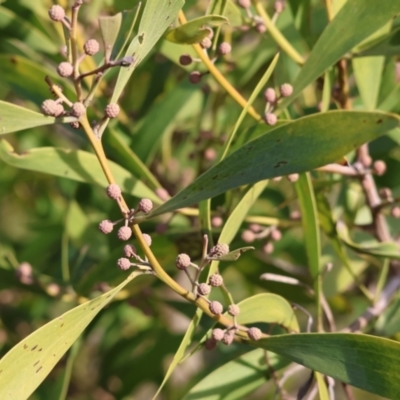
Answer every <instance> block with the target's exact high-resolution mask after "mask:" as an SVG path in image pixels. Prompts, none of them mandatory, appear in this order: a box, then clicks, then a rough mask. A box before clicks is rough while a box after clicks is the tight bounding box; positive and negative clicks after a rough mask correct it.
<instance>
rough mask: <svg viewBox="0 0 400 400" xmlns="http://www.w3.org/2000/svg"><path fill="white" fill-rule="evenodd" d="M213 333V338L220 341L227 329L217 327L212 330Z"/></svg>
mask: <svg viewBox="0 0 400 400" xmlns="http://www.w3.org/2000/svg"><path fill="white" fill-rule="evenodd" d="M211 335H212V338H213V339H215V340H216V341H217V342H219V341H220V340H222V338H223V337H224V335H225V330H223V329H220V328H215V329H213V330H212V333H211Z"/></svg>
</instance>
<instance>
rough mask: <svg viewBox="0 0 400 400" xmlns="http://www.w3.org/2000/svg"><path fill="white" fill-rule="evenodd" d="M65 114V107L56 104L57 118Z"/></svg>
mask: <svg viewBox="0 0 400 400" xmlns="http://www.w3.org/2000/svg"><path fill="white" fill-rule="evenodd" d="M63 114H64V107H63V105H62V104H60V103H57V104H56V109H55V115H54V116H55V117H60V116H61V115H63Z"/></svg>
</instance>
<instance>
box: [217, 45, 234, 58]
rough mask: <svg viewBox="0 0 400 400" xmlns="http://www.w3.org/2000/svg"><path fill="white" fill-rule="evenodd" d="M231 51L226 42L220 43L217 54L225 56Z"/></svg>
mask: <svg viewBox="0 0 400 400" xmlns="http://www.w3.org/2000/svg"><path fill="white" fill-rule="evenodd" d="M231 51H232V46H231V45H230V44H229V43H228V42H222V43H221V44H220V45H219V47H218V53H219V54H221V56H226V55H227V54H229V53H230V52H231Z"/></svg>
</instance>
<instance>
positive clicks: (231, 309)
mask: <svg viewBox="0 0 400 400" xmlns="http://www.w3.org/2000/svg"><path fill="white" fill-rule="evenodd" d="M239 313H240V308H239V306H238V305H237V304H231V305H230V306H229V307H228V314H229V315H232V317H236V316H237V315H239Z"/></svg>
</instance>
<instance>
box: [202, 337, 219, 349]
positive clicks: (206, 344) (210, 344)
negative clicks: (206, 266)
mask: <svg viewBox="0 0 400 400" xmlns="http://www.w3.org/2000/svg"><path fill="white" fill-rule="evenodd" d="M204 347H205V348H206V350H214V349H215V348H216V347H217V341H216V340H215V339H214V338H209V339H207V340H206V341H205V342H204Z"/></svg>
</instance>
